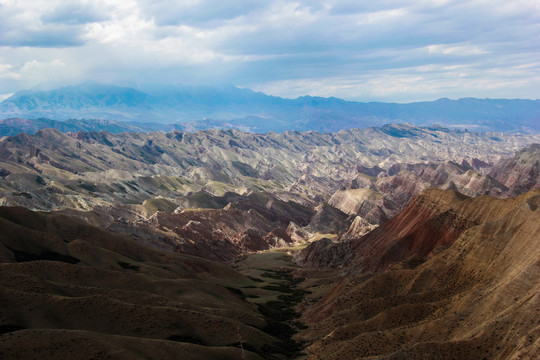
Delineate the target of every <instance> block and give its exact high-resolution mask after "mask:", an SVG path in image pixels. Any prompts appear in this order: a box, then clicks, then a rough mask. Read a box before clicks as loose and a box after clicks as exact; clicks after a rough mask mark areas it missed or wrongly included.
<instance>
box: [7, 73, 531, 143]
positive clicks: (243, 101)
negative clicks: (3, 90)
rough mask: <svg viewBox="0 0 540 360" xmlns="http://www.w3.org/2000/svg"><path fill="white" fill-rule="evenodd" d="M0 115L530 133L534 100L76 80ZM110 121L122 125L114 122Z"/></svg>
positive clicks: (74, 124)
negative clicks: (369, 97) (392, 99)
mask: <svg viewBox="0 0 540 360" xmlns="http://www.w3.org/2000/svg"><path fill="white" fill-rule="evenodd" d="M0 118H4V119H7V118H11V119H12V118H25V119H40V120H39V121H35V120H32V122H26V123H25V126H26V127H27V128H28V129H33V128H34V127H35V128H36V129H39V128H43V125H44V124H48V125H52V126H51V127H55V128H57V129H59V130H61V131H64V130H62V129H66V131H72V130H69V129H74V130H89V128H90V129H94V130H108V131H110V128H111V127H112V128H113V132H116V131H153V130H166V131H168V130H174V129H180V130H197V129H207V128H236V129H241V130H247V131H252V132H268V131H275V132H283V131H285V130H300V131H309V130H315V131H321V132H334V131H339V130H342V129H350V128H365V127H368V126H380V125H384V124H387V123H397V122H407V123H411V124H414V125H420V126H425V125H434V124H436V125H442V126H445V127H451V128H468V129H475V130H482V131H484V130H485V131H509V132H538V131H540V100H523V99H475V98H463V99H458V100H450V99H446V98H443V99H439V100H436V101H426V102H415V103H408V104H397V103H381V102H371V103H363V102H353V101H345V100H341V99H337V98H333V97H331V98H323V97H312V96H303V97H299V98H296V99H284V98H281V97H276V96H269V95H266V94H263V93H260V92H254V91H252V90H249V89H241V88H237V87H234V86H222V87H209V86H153V87H152V88H147V89H142V90H138V89H134V88H129V87H120V86H114V85H103V84H97V83H84V84H80V85H76V86H67V87H61V88H58V89H53V90H25V91H21V92H18V93H15V94H14V95H12V96H11V97H9V98H7V99H5V100H4V101H3V102H1V103H0ZM45 119H54V120H56V121H65V120H69V119H105V120H108V121H97V122H96V121H93V122H88V121H85V122H81V121H73V120H72V121H67V122H63V123H62V124H58V123H55V122H52V121H51V120H45ZM118 121H121V122H122V123H121V124H120V125H119V124H118V123H116V122H118ZM126 122H127V123H129V124H128V125H126V124H125V123H126ZM160 124H161V125H160ZM163 124H167V125H170V124H180V125H176V126H172V127H171V126H168V127H164V126H163ZM6 126H16V122H13V121H11V125H9V124H6V123H5V122H4V123H2V124H1V125H0V127H2V129H3V130H2V131H3V132H2V134H3V135H8V134H12V132H10V131H11V130H10V131H8V130H6ZM21 128H22V129H23V130H22V131H28V130H25V129H24V126H21Z"/></svg>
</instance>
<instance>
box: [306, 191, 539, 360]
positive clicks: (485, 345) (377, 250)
mask: <svg viewBox="0 0 540 360" xmlns="http://www.w3.org/2000/svg"><path fill="white" fill-rule="evenodd" d="M539 207H540V192H538V191H533V192H529V193H527V194H524V195H521V196H519V197H517V198H514V199H495V198H492V197H479V198H476V199H469V198H467V197H464V196H460V195H458V194H456V193H454V192H451V191H440V190H430V191H428V192H426V193H423V194H422V195H421V196H420V197H418V198H416V199H415V200H414V201H413V202H412V203H411V204H410V205H409V206H408V207H407V208H406V209H405V210H404V211H402V212H401V213H400V214H399V215H398V216H397V217H396V218H395V219H394V220H392V221H390V222H389V223H386V224H384V225H382V226H381V227H379V228H378V229H377V230H376V231H374V232H372V233H371V234H370V235H368V236H366V237H364V238H363V239H362V241H359V242H357V243H354V244H349V245H350V246H351V249H350V250H351V251H352V252H354V253H355V255H356V257H355V258H354V259H353V260H352V262H351V263H354V264H358V265H361V270H362V271H369V270H371V271H376V273H375V274H372V275H369V274H365V273H361V274H360V275H354V274H355V272H357V271H358V270H359V269H358V268H356V270H355V272H353V273H349V275H347V276H345V277H343V278H342V280H341V281H338V282H336V283H335V286H334V287H333V288H331V290H329V291H326V293H325V295H324V296H323V297H322V298H321V299H320V300H318V301H316V302H315V304H314V305H309V306H308V307H307V308H306V313H305V316H304V320H305V321H307V322H308V323H309V325H310V329H309V330H307V331H306V332H305V333H304V334H303V335H302V339H304V340H306V341H308V342H309V343H310V344H311V345H310V346H309V347H308V349H307V350H308V352H309V354H310V355H309V356H308V358H309V359H321V358H324V359H350V358H355V359H373V358H377V359H426V358H429V359H525V358H526V359H534V358H538V357H539V356H540V332H539V331H538V326H539V325H540V323H539V320H538V319H539V318H540V295H539V294H540V280H539V279H540V267H539V264H540V250H539V249H540V247H539V245H540V210H539ZM326 245H328V244H326ZM318 246H319V247H321V245H318ZM342 246H343V245H342ZM325 251H326V252H327V253H330V252H329V251H328V248H327V247H325ZM337 254H338V252H335V253H334V256H335V255H337ZM326 261H327V262H328V260H326ZM333 261H334V262H337V259H336V258H333ZM384 269H386V270H384ZM313 283H316V282H313ZM325 286H328V285H325ZM316 288H317V286H312V287H311V288H310V289H311V290H312V291H314V292H316V291H317V290H316Z"/></svg>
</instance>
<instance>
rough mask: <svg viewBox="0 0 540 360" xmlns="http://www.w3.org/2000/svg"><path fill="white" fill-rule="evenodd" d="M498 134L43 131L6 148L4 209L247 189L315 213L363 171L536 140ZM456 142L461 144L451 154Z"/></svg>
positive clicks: (0, 147) (1, 146) (490, 155)
mask: <svg viewBox="0 0 540 360" xmlns="http://www.w3.org/2000/svg"><path fill="white" fill-rule="evenodd" d="M394 130H395V131H394ZM389 132H390V133H392V134H393V135H389V134H388V133H389ZM396 132H397V133H396ZM394 135H396V136H397V135H399V137H395V136H394ZM493 135H494V134H481V133H468V132H461V131H448V130H441V129H436V130H429V129H425V128H416V127H413V126H410V125H395V126H386V127H385V129H384V130H383V129H380V128H373V129H366V130H350V131H341V132H339V133H333V134H320V133H315V132H308V133H300V132H285V133H283V134H275V133H270V134H266V135H262V134H250V133H243V132H239V131H234V130H227V131H223V130H208V131H199V132H195V133H184V132H178V131H176V132H172V133H167V134H164V133H150V134H139V133H123V134H111V133H107V132H79V133H76V134H71V135H66V134H62V133H60V132H58V131H55V130H50V129H49V130H40V131H38V132H37V133H36V134H35V135H33V136H30V135H27V134H19V135H16V136H13V137H6V138H3V139H1V140H0V174H1V176H0V192H1V200H0V201H1V203H2V204H4V205H13V206H15V205H21V206H27V207H31V208H36V209H43V210H47V209H58V208H79V209H85V210H90V209H91V208H92V207H94V206H98V205H104V204H114V203H129V204H141V203H142V202H144V201H145V200H149V199H151V198H155V197H157V196H162V197H165V198H168V199H174V198H175V197H178V196H179V195H187V194H189V193H191V192H193V191H200V190H203V189H204V190H205V191H206V192H207V193H209V194H212V195H218V196H222V195H224V194H225V193H226V192H227V191H232V192H237V193H244V192H246V191H247V189H250V190H259V191H261V190H262V191H266V192H270V193H272V194H275V195H276V196H278V198H280V199H281V200H284V201H288V200H292V201H294V202H297V203H300V204H303V205H307V206H311V207H314V206H317V205H318V204H319V203H320V202H323V201H327V200H328V199H329V198H330V196H331V195H332V194H333V193H334V192H335V191H336V190H338V189H340V188H342V187H345V186H346V184H348V183H350V182H351V181H352V180H353V179H354V177H355V176H356V175H357V173H358V172H357V171H356V169H359V168H366V167H369V168H374V167H379V168H385V169H386V168H389V167H391V166H392V165H394V164H396V163H419V162H428V161H432V162H440V161H442V160H446V159H448V158H450V159H454V160H456V161H460V162H461V160H462V159H463V158H464V157H465V158H469V156H471V157H472V156H474V158H477V157H480V158H481V159H482V160H483V161H486V162H494V161H496V160H499V159H501V158H502V157H503V156H506V155H508V154H510V153H512V152H514V151H516V150H518V149H519V147H520V146H523V145H525V144H528V143H529V142H531V141H533V140H534V139H536V138H537V136H536V137H535V136H532V135H528V136H525V135H502V134H499V136H500V137H499V138H497V140H494V139H493V137H494V136H493ZM455 143H461V144H463V145H461V146H451V144H455ZM469 160H470V158H469ZM471 161H472V160H471ZM463 188H466V186H463ZM413 195H414V194H413Z"/></svg>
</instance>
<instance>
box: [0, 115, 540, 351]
mask: <svg viewBox="0 0 540 360" xmlns="http://www.w3.org/2000/svg"><path fill="white" fill-rule="evenodd" d="M535 143H536V144H535ZM537 143H540V136H538V135H534V134H526V135H524V134H507V133H493V132H492V133H479V132H469V131H461V130H450V129H446V128H442V127H416V126H413V125H409V124H395V125H385V126H382V127H374V128H367V129H361V130H359V129H351V130H342V131H339V132H335V133H318V132H313V131H310V132H299V131H287V132H284V133H281V134H277V133H267V134H254V133H246V132H241V131H237V130H204V131H196V132H182V131H178V130H177V131H173V132H169V133H164V132H153V133H140V132H139V133H137V132H133V133H120V134H113V133H110V132H103V131H102V132H95V131H89V132H82V131H80V132H68V133H62V132H60V131H58V130H54V129H43V130H39V131H37V132H36V133H35V134H33V135H30V134H26V133H19V134H17V135H14V136H6V137H3V138H1V139H0V204H1V205H2V207H0V226H1V227H0V228H1V229H2V231H0V261H1V263H0V268H1V271H0V276H1V278H2V280H1V284H2V287H1V296H0V304H1V306H2V309H3V310H2V312H1V314H0V330H1V331H0V333H2V335H0V357H1V358H6V359H16V358H34V357H37V356H38V354H39V357H40V358H49V359H55V358H59V357H69V358H80V359H90V358H114V359H140V358H160V359H161V358H163V359H166V358H171V359H177V358H185V359H212V358H215V359H225V358H230V359H241V358H246V359H261V358H262V359H288V358H308V359H332V358H334V359H484V358H485V359H527V358H530V359H534V358H538V357H540V332H539V329H540V322H538V321H539V320H538V319H539V318H540V316H539V315H540V314H539V310H540V299H539V297H538V294H539V293H540V292H539V290H540V282H539V279H540V267H539V265H540V253H539V250H538V249H539V246H538V245H539V241H540V235H539V234H540V228H539V226H540V221H539V220H540V219H539V214H540V213H539V211H540V210H538V207H539V205H540V200H539V199H540V192H539V191H540V190H539V189H540V182H539V178H540V176H539V174H540V146H539V145H538V144H537Z"/></svg>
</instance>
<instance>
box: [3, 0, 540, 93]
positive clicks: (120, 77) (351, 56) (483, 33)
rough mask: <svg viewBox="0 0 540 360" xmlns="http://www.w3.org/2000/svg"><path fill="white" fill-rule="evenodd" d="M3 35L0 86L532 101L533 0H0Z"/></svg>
mask: <svg viewBox="0 0 540 360" xmlns="http://www.w3.org/2000/svg"><path fill="white" fill-rule="evenodd" d="M0 34H1V35H0V64H3V65H0V78H1V79H2V82H1V83H0V93H8V92H12V91H15V90H19V89H21V88H25V87H29V86H32V85H33V84H36V83H39V82H49V81H53V80H56V79H58V78H61V79H63V80H66V81H67V80H70V79H71V80H72V81H78V80H84V79H88V78H90V79H97V80H101V79H105V80H107V81H112V82H126V81H132V80H133V79H137V81H142V82H145V81H146V82H150V81H154V80H158V81H171V82H197V81H204V82H214V81H215V82H228V83H233V84H244V85H252V86H254V87H256V88H257V89H264V90H265V91H267V92H270V93H274V94H278V95H287V94H290V96H296V95H302V94H310V93H311V94H320V95H324V96H331V95H335V96H341V97H345V98H349V99H352V98H355V99H375V98H376V99H381V100H383V99H384V97H385V96H387V97H388V99H390V98H391V99H394V100H396V99H397V100H399V99H409V98H412V97H414V98H418V99H420V98H422V97H443V96H451V94H458V95H459V96H469V95H472V94H476V95H478V96H482V97H486V96H491V95H497V96H499V97H513V95H514V94H519V96H523V97H540V90H535V87H534V86H532V85H531V81H532V80H531V79H535V78H537V76H536V74H537V73H538V64H537V63H538V61H537V59H538V58H540V48H539V47H538V45H537V44H539V43H540V3H539V2H538V1H531V0H515V1H511V2H508V1H503V0H492V1H487V0H455V1H448V0H420V1H412V0H408V1H397V0H380V1H377V2H372V3H368V2H364V1H354V0H325V1H322V0H309V1H308V0H296V1H294V2H290V1H285V0H271V1H263V0H231V1H228V2H215V1H211V0H183V1H178V2H175V4H171V2H170V1H165V0H95V1H90V0H84V1H83V0H74V1H70V2H66V1H64V0H48V1H44V0H17V1H15V0H0ZM505 74H506V75H505ZM498 84H499V85H498ZM502 84H504V86H502ZM482 87H483V88H484V89H485V90H486V91H485V95H483V94H482ZM400 94H401V95H400ZM288 96H289V95H288Z"/></svg>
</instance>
